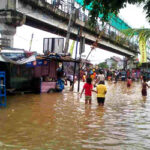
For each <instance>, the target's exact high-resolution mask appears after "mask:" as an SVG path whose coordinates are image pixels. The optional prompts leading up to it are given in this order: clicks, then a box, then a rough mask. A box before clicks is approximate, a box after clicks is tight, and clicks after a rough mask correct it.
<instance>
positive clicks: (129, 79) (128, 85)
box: [127, 77, 132, 87]
mask: <svg viewBox="0 0 150 150" xmlns="http://www.w3.org/2000/svg"><path fill="white" fill-rule="evenodd" d="M131 84H132V80H131V78H130V77H128V79H127V87H131Z"/></svg>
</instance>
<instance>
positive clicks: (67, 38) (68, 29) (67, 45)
mask: <svg viewBox="0 0 150 150" xmlns="http://www.w3.org/2000/svg"><path fill="white" fill-rule="evenodd" d="M72 5H73V6H74V1H73V3H72ZM73 6H71V12H70V17H69V23H68V28H67V36H66V42H65V48H64V53H67V52H68V47H69V39H70V30H71V26H72V24H73V22H72V16H73V11H74V10H73V9H74V8H73Z"/></svg>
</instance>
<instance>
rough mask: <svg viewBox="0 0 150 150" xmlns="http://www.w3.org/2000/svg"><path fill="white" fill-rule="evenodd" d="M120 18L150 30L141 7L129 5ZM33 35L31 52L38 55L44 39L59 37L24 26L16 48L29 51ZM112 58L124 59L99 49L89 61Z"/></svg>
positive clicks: (134, 25) (87, 50) (132, 24)
mask: <svg viewBox="0 0 150 150" xmlns="http://www.w3.org/2000/svg"><path fill="white" fill-rule="evenodd" d="M119 16H120V17H121V19H123V20H124V21H125V22H126V23H127V24H128V25H130V26H131V27H132V28H140V27H146V28H150V24H149V23H148V21H147V20H146V15H145V13H144V12H143V9H142V7H141V6H140V7H137V6H136V5H127V7H126V8H125V9H122V10H121V11H120V13H119ZM32 33H33V34H34V38H33V43H32V48H31V51H37V52H38V53H42V52H43V38H45V37H49V38H51V37H58V36H57V35H54V34H51V33H48V32H45V31H41V30H38V29H35V28H32V27H29V26H26V25H23V26H21V27H18V28H17V32H16V35H15V39H14V47H16V48H23V49H25V50H29V47H30V39H31V35H32ZM70 43H71V42H70ZM74 49H75V48H74ZM89 51H90V46H86V52H85V53H84V54H83V55H84V56H85V55H87V54H88V53H89ZM111 56H119V57H121V58H122V56H120V55H117V54H114V53H111V52H107V51H105V50H101V49H98V48H97V49H95V50H94V51H93V52H92V53H91V55H90V57H89V59H90V60H91V61H92V63H94V64H97V63H99V62H102V61H104V60H105V59H106V58H109V57H111Z"/></svg>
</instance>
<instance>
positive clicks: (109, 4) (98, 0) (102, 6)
mask: <svg viewBox="0 0 150 150" xmlns="http://www.w3.org/2000/svg"><path fill="white" fill-rule="evenodd" d="M145 1H146V2H145ZM142 2H145V5H144V9H145V10H146V13H147V17H150V0H84V8H85V7H87V6H89V5H90V7H91V10H90V13H89V17H90V23H91V25H92V26H94V25H95V24H96V21H97V19H98V15H99V14H103V16H102V21H106V22H107V21H108V19H109V15H110V14H112V13H113V14H115V15H117V14H118V12H119V10H120V9H121V8H124V7H126V4H127V3H129V4H140V3H142Z"/></svg>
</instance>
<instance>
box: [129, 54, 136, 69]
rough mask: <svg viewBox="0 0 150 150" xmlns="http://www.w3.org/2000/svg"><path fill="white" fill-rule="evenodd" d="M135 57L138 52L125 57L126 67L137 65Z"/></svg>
mask: <svg viewBox="0 0 150 150" xmlns="http://www.w3.org/2000/svg"><path fill="white" fill-rule="evenodd" d="M137 59H138V54H136V55H135V56H134V57H128V58H127V69H132V68H136V67H137Z"/></svg>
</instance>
